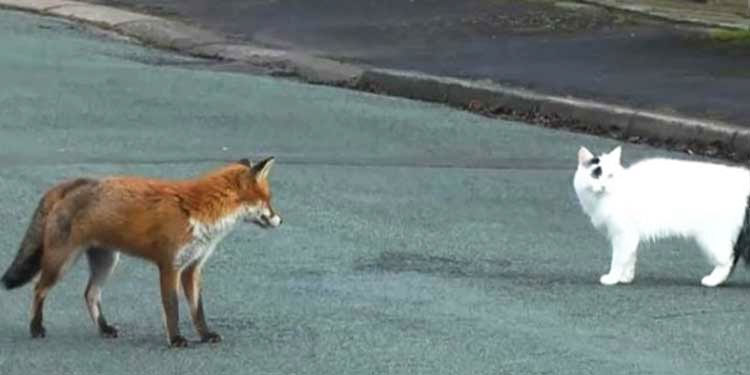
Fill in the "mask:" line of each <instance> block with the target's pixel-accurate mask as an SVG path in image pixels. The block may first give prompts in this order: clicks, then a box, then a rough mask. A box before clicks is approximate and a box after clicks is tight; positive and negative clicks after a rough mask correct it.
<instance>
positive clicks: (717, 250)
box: [573, 147, 750, 287]
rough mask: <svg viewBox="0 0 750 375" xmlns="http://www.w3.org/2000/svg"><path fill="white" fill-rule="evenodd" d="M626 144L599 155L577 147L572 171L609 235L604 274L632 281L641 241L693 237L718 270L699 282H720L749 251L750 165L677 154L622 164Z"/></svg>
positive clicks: (605, 279) (587, 206)
mask: <svg viewBox="0 0 750 375" xmlns="http://www.w3.org/2000/svg"><path fill="white" fill-rule="evenodd" d="M620 155H621V148H620V147H617V148H615V149H614V150H612V151H611V152H610V153H608V154H603V155H601V156H599V157H595V156H594V155H593V154H592V153H591V152H589V150H587V149H586V148H585V147H581V149H580V150H579V151H578V169H577V170H576V174H575V177H574V179H573V186H574V187H575V190H576V194H577V195H578V200H579V201H580V203H581V206H582V207H583V211H584V212H585V213H586V214H587V215H588V216H589V217H590V218H591V223H592V224H594V226H595V227H596V228H598V229H600V230H602V231H603V232H604V233H605V234H606V235H607V236H608V237H609V239H610V241H611V242H612V264H611V268H610V270H609V273H608V274H606V275H603V276H602V277H601V279H600V282H601V283H602V284H604V285H614V284H617V283H630V282H631V281H633V277H634V276H635V263H636V253H637V249H638V244H639V243H640V242H641V241H643V240H646V241H649V240H655V239H657V238H664V237H686V238H692V239H695V241H696V242H697V243H698V245H699V246H700V248H701V249H702V250H703V252H704V253H705V255H706V256H707V257H708V260H709V262H710V263H711V264H712V265H713V266H714V269H713V271H712V272H711V273H710V274H709V275H707V276H705V277H704V278H703V279H702V280H701V283H702V284H703V285H705V286H708V287H713V286H717V285H719V284H721V283H723V282H724V281H725V280H726V279H727V278H728V277H729V275H730V274H731V273H732V270H733V269H734V266H735V264H736V263H737V261H738V259H739V258H740V257H742V258H744V259H745V261H746V262H747V261H748V257H749V256H750V217H748V197H750V170H748V169H745V168H741V167H730V166H725V165H719V164H712V163H706V162H696V161H682V160H673V159H646V160H642V161H640V162H637V163H635V164H633V165H631V166H630V167H628V168H624V167H623V166H622V165H621V163H620Z"/></svg>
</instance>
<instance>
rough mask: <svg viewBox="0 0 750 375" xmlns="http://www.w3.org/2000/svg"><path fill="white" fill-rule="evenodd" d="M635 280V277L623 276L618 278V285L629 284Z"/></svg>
mask: <svg viewBox="0 0 750 375" xmlns="http://www.w3.org/2000/svg"><path fill="white" fill-rule="evenodd" d="M633 279H635V275H625V276H623V277H621V278H620V284H630V283H632V282H633Z"/></svg>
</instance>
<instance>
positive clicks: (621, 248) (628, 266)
mask: <svg viewBox="0 0 750 375" xmlns="http://www.w3.org/2000/svg"><path fill="white" fill-rule="evenodd" d="M637 251H638V237H637V236H631V235H625V234H619V235H615V236H613V237H612V264H611V265H610V268H609V273H608V274H606V275H603V276H602V277H601V278H600V279H599V282H600V283H602V284H603V285H615V284H617V283H630V282H631V281H633V278H634V277H635V263H636V256H637Z"/></svg>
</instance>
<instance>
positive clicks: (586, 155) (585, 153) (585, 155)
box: [578, 146, 594, 164]
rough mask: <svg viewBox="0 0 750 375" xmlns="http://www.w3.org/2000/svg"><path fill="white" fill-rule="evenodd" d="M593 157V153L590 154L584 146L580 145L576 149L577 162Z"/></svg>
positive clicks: (581, 162) (583, 161)
mask: <svg viewBox="0 0 750 375" xmlns="http://www.w3.org/2000/svg"><path fill="white" fill-rule="evenodd" d="M593 158H594V154H592V153H591V151H589V150H588V149H587V148H586V147H583V146H581V148H580V149H578V164H584V163H586V162H587V161H589V160H591V159H593Z"/></svg>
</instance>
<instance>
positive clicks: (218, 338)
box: [201, 332, 221, 343]
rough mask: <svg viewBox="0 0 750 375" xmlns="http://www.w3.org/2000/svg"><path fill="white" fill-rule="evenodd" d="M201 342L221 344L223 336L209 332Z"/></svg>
mask: <svg viewBox="0 0 750 375" xmlns="http://www.w3.org/2000/svg"><path fill="white" fill-rule="evenodd" d="M201 342H210V343H217V342H221V335H219V334H218V333H216V332H208V333H206V334H205V335H203V337H201Z"/></svg>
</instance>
